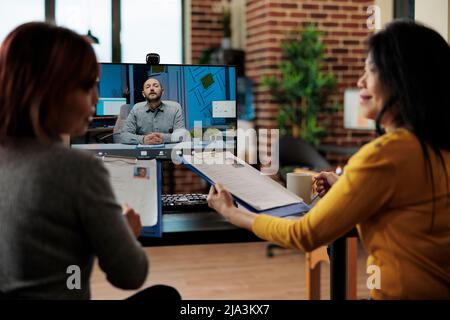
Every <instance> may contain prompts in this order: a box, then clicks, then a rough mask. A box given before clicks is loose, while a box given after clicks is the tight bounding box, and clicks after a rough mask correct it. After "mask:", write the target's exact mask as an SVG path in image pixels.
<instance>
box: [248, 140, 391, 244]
mask: <svg viewBox="0 0 450 320" xmlns="http://www.w3.org/2000/svg"><path fill="white" fill-rule="evenodd" d="M388 149H391V148H386V147H385V146H383V144H382V143H379V142H376V141H374V142H373V143H371V144H369V145H367V146H365V147H364V148H363V149H361V150H360V152H358V153H357V154H356V155H355V156H354V157H352V159H350V161H349V163H348V165H347V167H346V168H345V171H344V174H343V175H342V176H341V177H340V178H339V180H338V181H337V182H336V183H335V184H334V185H333V187H332V188H331V189H330V190H329V191H328V193H327V194H326V195H325V196H324V197H323V198H322V199H321V200H320V201H319V202H318V203H317V205H316V206H315V207H314V208H313V209H311V211H310V212H308V214H306V215H305V216H303V217H302V218H300V219H298V220H288V219H283V218H275V217H270V216H268V215H260V216H258V217H257V218H256V220H255V222H254V223H253V226H252V229H253V232H254V233H255V234H256V235H257V236H258V237H260V238H263V239H265V240H268V241H271V242H274V243H278V244H280V245H282V246H285V247H289V248H297V249H299V250H301V251H304V252H309V251H312V250H314V249H316V248H318V247H320V246H322V245H325V244H328V243H330V242H332V241H334V240H335V239H337V238H339V237H340V236H342V235H344V234H345V233H347V232H349V231H350V230H351V229H352V228H354V227H355V226H356V225H357V224H358V223H360V222H363V221H364V220H366V219H369V218H370V217H371V216H372V215H374V214H375V213H376V212H378V211H380V210H382V209H383V207H384V206H386V205H387V204H388V203H389V201H390V199H391V198H392V196H393V194H394V190H395V188H396V184H397V181H396V180H397V179H396V170H395V166H394V163H395V161H393V159H392V157H391V156H390V153H391V152H395V151H393V150H388Z"/></svg>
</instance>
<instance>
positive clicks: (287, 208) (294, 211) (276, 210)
mask: <svg viewBox="0 0 450 320" xmlns="http://www.w3.org/2000/svg"><path fill="white" fill-rule="evenodd" d="M178 160H179V161H180V163H182V164H183V165H184V166H185V167H187V168H188V169H189V170H191V171H192V172H194V173H195V174H197V175H198V176H200V177H201V178H202V179H204V180H205V181H207V182H208V183H209V184H211V185H215V184H216V182H215V181H213V179H211V177H209V176H208V175H207V174H205V173H204V172H202V171H201V170H199V169H198V168H196V167H195V166H194V165H192V164H191V163H189V161H188V160H187V159H185V158H184V157H183V156H179V157H178ZM286 192H289V191H288V190H287V189H286ZM232 196H233V198H234V200H235V201H236V202H237V204H238V205H240V206H242V207H244V208H246V209H247V210H249V211H251V212H254V213H264V214H268V215H271V216H275V217H287V216H301V215H304V214H305V213H307V212H308V211H309V210H310V209H311V207H310V206H309V205H307V204H306V203H305V202H304V201H299V202H296V203H293V204H289V205H283V206H278V207H273V208H269V209H264V210H260V209H258V208H255V207H254V206H252V205H250V204H249V203H247V202H245V201H244V200H242V199H241V198H240V197H239V196H237V195H235V194H232Z"/></svg>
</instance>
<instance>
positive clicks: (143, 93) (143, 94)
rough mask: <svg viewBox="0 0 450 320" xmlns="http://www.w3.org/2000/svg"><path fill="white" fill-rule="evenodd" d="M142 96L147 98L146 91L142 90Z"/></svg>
mask: <svg viewBox="0 0 450 320" xmlns="http://www.w3.org/2000/svg"><path fill="white" fill-rule="evenodd" d="M142 96H143V97H144V98H145V91H143V90H142Z"/></svg>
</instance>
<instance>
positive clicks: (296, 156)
mask: <svg viewBox="0 0 450 320" xmlns="http://www.w3.org/2000/svg"><path fill="white" fill-rule="evenodd" d="M279 155H280V169H279V171H278V172H279V173H278V176H279V177H280V179H281V180H282V181H283V182H284V183H286V180H287V174H288V173H289V172H292V171H294V169H295V168H305V167H306V168H308V169H309V170H314V171H321V170H326V169H329V168H331V164H330V163H329V162H328V161H327V160H326V159H325V158H324V157H323V156H322V155H321V154H320V153H319V152H318V151H317V150H316V149H315V148H314V147H313V146H312V145H310V144H309V143H308V142H307V141H305V140H304V139H302V138H293V137H283V138H280V142H279ZM273 249H283V248H282V247H280V246H279V245H276V244H272V243H270V244H268V245H267V247H266V256H267V257H273V256H274V254H273Z"/></svg>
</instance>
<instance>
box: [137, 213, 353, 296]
mask: <svg viewBox="0 0 450 320" xmlns="http://www.w3.org/2000/svg"><path fill="white" fill-rule="evenodd" d="M162 217H163V236H162V238H147V237H144V238H143V237H141V238H139V241H140V242H141V244H142V245H143V246H144V247H151V246H171V245H172V246H173V245H191V244H215V243H238V242H255V241H262V240H261V239H260V238H258V237H257V236H255V235H254V234H253V233H252V232H250V231H248V230H245V229H240V228H237V227H235V226H233V225H231V224H230V223H228V222H227V221H226V220H225V219H224V218H223V217H222V216H221V215H220V214H218V213H216V212H213V211H207V212H192V213H176V214H174V213H164V214H163V215H162ZM355 236H356V234H355V232H354V231H352V232H350V233H349V234H347V235H345V236H344V237H342V238H340V239H338V240H336V241H335V242H334V243H332V244H331V245H330V249H331V250H330V273H331V278H330V297H331V300H345V299H346V298H347V242H346V241H347V238H348V237H355Z"/></svg>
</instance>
